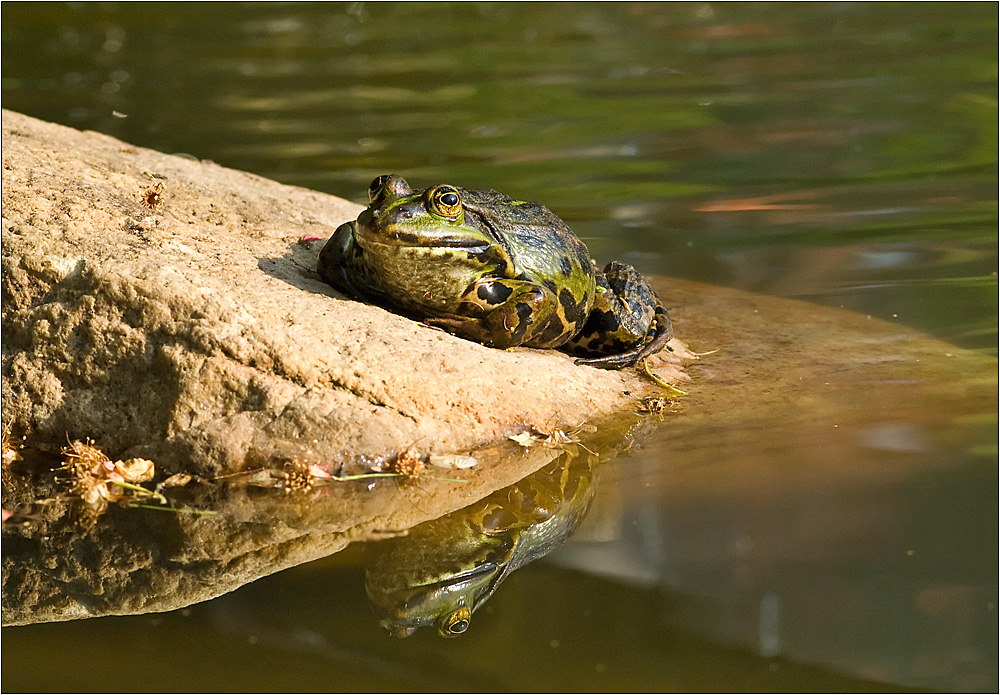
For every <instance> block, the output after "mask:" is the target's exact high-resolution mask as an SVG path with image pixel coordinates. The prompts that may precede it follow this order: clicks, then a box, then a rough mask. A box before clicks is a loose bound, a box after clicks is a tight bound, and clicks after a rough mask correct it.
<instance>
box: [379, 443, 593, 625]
mask: <svg viewBox="0 0 1000 695" xmlns="http://www.w3.org/2000/svg"><path fill="white" fill-rule="evenodd" d="M596 466H597V456H596V455H595V454H592V453H590V452H588V451H586V450H581V451H579V452H576V451H573V452H569V451H567V452H566V453H564V454H563V455H562V456H560V457H559V459H557V460H556V461H555V462H553V463H552V464H549V465H548V466H546V467H545V468H543V469H541V470H539V471H536V472H535V473H533V474H532V475H530V476H528V477H527V478H525V479H524V480H521V481H520V482H518V483H517V484H516V485H512V486H510V487H508V488H504V489H503V490H498V491H497V492H494V493H493V494H492V495H490V496H489V497H487V498H485V499H483V500H480V501H478V502H476V503H475V504H472V505H469V506H468V507H466V508H464V509H461V510H459V511H457V512H452V513H451V514H449V515H448V516H445V517H442V518H440V519H435V520H433V521H428V522H425V523H423V524H421V525H420V526H417V527H416V528H414V529H412V530H411V531H410V533H409V534H408V535H406V536H403V537H398V538H392V539H389V540H383V541H378V542H376V543H375V544H374V546H373V547H372V548H371V551H372V553H373V556H374V557H373V559H372V561H371V562H370V563H369V564H368V566H367V568H366V572H365V584H366V588H367V591H368V596H369V598H370V599H371V600H372V603H373V604H374V605H375V607H376V609H377V610H378V612H379V613H380V615H381V616H382V618H383V619H382V625H383V626H385V627H386V628H387V629H388V630H389V631H390V632H391V633H392V634H394V635H396V636H399V637H406V636H408V635H410V634H412V633H413V631H414V630H416V629H417V628H418V627H421V626H425V625H435V626H436V627H437V629H438V632H439V633H440V634H441V635H443V636H445V637H453V636H455V635H458V634H461V633H463V632H465V631H466V629H468V627H469V622H470V620H471V617H472V613H473V612H474V611H475V610H477V609H478V608H480V607H481V606H482V605H483V604H484V603H485V602H486V601H487V600H488V599H489V598H490V596H492V595H493V592H494V591H496V589H497V587H498V586H499V585H500V583H501V582H502V581H503V580H504V579H506V578H507V576H509V575H510V573H511V572H513V571H514V570H516V569H518V568H519V567H522V566H524V565H526V564H528V563H529V562H531V561H533V560H536V559H538V558H540V557H543V556H544V555H547V554H548V553H550V552H552V551H553V550H554V549H555V548H556V547H557V546H559V545H560V544H561V543H563V542H564V541H565V540H566V539H567V538H569V536H570V535H571V534H572V533H573V531H574V530H575V529H576V527H577V526H578V525H579V523H580V521H582V520H583V517H584V516H585V515H586V513H587V510H588V509H589V508H590V503H591V501H592V500H593V498H594V491H595V489H596V480H595V473H596Z"/></svg>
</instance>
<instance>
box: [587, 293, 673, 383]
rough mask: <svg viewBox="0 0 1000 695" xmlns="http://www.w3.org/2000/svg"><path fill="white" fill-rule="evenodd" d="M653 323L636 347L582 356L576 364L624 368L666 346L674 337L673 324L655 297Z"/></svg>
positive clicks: (602, 367)
mask: <svg viewBox="0 0 1000 695" xmlns="http://www.w3.org/2000/svg"><path fill="white" fill-rule="evenodd" d="M653 318H654V323H653V326H652V328H651V329H650V331H649V332H648V333H647V334H646V335H647V340H646V341H645V342H643V343H640V344H639V345H637V346H636V347H634V348H632V349H631V350H628V351H626V352H622V353H619V354H617V355H606V356H604V357H592V358H582V359H578V360H575V363H576V364H583V365H586V366H588V367H597V368H598V369H624V368H625V367H631V366H632V365H634V364H637V363H638V362H640V361H642V360H644V359H646V358H647V357H649V356H650V355H655V354H656V353H658V352H660V351H661V350H663V348H665V347H667V343H669V342H670V339H671V338H673V337H674V328H673V324H671V323H670V316H668V315H667V310H666V309H664V308H663V305H662V304H661V303H660V301H659V299H658V298H657V302H656V311H655V313H654V314H653Z"/></svg>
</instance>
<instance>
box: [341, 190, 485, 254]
mask: <svg viewBox="0 0 1000 695" xmlns="http://www.w3.org/2000/svg"><path fill="white" fill-rule="evenodd" d="M368 197H369V199H370V201H371V202H370V204H369V205H368V208H367V209H365V210H364V211H363V212H362V213H361V214H360V215H359V216H358V221H357V227H356V232H355V234H356V238H357V240H358V243H359V244H360V245H361V247H362V248H364V249H366V250H374V249H378V250H379V251H382V252H384V251H385V249H386V247H397V248H406V249H412V250H413V251H411V252H410V254H411V255H413V256H414V257H415V258H421V259H423V260H428V259H430V258H433V257H444V258H451V257H452V256H454V255H455V253H456V252H461V251H467V252H470V253H479V252H482V251H485V250H486V249H487V248H488V247H489V246H490V245H491V244H492V243H493V240H492V239H491V238H490V237H489V236H488V235H487V234H485V233H484V232H483V231H481V230H479V229H477V228H476V227H474V226H472V225H469V224H467V223H466V219H465V217H466V215H465V208H464V207H463V205H462V191H461V189H459V188H456V187H455V186H449V185H448V184H441V185H438V186H432V187H431V188H428V189H426V190H424V191H416V192H415V191H414V190H413V189H412V188H410V185H409V184H408V183H406V180H405V179H403V178H402V177H401V176H396V175H395V174H385V175H383V176H379V177H378V178H377V179H375V180H374V181H372V184H371V186H369V188H368Z"/></svg>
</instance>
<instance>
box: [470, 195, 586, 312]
mask: <svg viewBox="0 0 1000 695" xmlns="http://www.w3.org/2000/svg"><path fill="white" fill-rule="evenodd" d="M462 201H463V204H464V205H465V207H466V208H467V210H469V211H471V212H473V213H474V214H473V216H472V217H473V219H468V220H467V222H469V223H472V224H475V225H476V226H477V227H480V228H482V229H483V230H484V231H486V232H488V233H490V234H492V235H493V236H494V237H495V238H496V240H497V243H499V244H500V245H501V246H502V247H504V250H506V251H507V252H508V254H509V255H510V257H511V258H512V259H513V261H514V265H515V268H513V269H510V270H509V276H510V277H516V276H517V275H518V274H524V275H526V276H527V277H528V279H530V280H534V281H537V282H544V281H545V280H550V281H552V282H554V283H555V284H556V285H558V286H560V287H562V286H566V285H573V286H574V288H575V286H576V285H580V284H582V285H584V286H586V291H587V292H588V293H591V292H592V291H593V279H594V268H593V264H592V263H591V262H590V252H589V251H588V250H587V246H586V245H585V244H584V243H583V242H582V241H580V238H579V237H577V236H576V234H574V233H573V230H571V229H570V228H569V227H568V226H567V225H566V223H565V222H563V221H562V220H561V219H559V218H558V217H557V216H556V215H555V214H554V213H553V212H552V211H551V210H549V209H548V208H547V207H545V206H544V205H541V204H539V203H533V202H528V201H521V200H513V199H512V198H509V197H507V196H506V195H504V194H503V193H500V192H499V191H494V190H489V189H482V190H463V191H462ZM557 294H558V292H557Z"/></svg>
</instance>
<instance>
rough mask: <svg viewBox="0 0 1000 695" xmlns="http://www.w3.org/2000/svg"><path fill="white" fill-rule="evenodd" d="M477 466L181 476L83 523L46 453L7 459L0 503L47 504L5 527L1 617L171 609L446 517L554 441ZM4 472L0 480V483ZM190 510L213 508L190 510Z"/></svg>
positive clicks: (501, 451) (489, 452) (488, 456)
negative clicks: (266, 476)
mask: <svg viewBox="0 0 1000 695" xmlns="http://www.w3.org/2000/svg"><path fill="white" fill-rule="evenodd" d="M475 453H476V456H477V458H478V459H479V461H480V464H479V466H478V467H477V469H476V470H475V471H443V470H439V469H428V470H427V471H425V472H424V473H423V474H421V476H420V477H418V478H415V479H414V478H370V479H365V478H362V479H360V480H352V481H343V482H341V481H327V482H325V484H322V485H316V486H315V487H313V488H312V489H311V490H309V489H300V490H293V491H291V492H288V493H286V492H285V491H283V490H281V489H272V488H259V487H251V486H247V485H246V484H245V483H246V478H247V477H246V476H245V477H242V478H240V477H236V478H231V479H227V481H226V482H222V481H220V482H216V483H209V482H205V481H201V482H197V481H195V482H191V483H189V484H188V485H186V486H184V487H183V488H176V489H173V488H171V489H164V490H163V494H164V495H166V496H167V498H168V500H169V502H170V504H171V506H172V507H173V508H174V509H180V510H183V511H171V510H165V509H162V508H161V509H146V508H135V507H132V508H122V507H119V506H117V505H114V504H112V505H110V506H109V507H108V508H107V510H106V511H105V512H104V513H103V515H102V516H101V517H100V519H99V520H98V521H97V522H96V523H93V524H90V525H84V524H83V523H81V519H80V517H79V515H78V513H77V510H78V509H79V506H78V505H79V501H77V507H75V508H73V507H70V503H71V500H70V499H69V498H68V497H60V496H59V495H61V494H63V493H64V491H65V488H61V487H58V486H54V485H53V483H52V482H51V481H52V475H51V473H50V472H49V470H48V469H49V468H51V467H52V466H53V465H55V464H56V463H57V462H56V461H54V460H52V459H51V458H50V457H46V458H45V459H44V460H41V461H38V460H34V458H33V457H32V455H31V454H30V453H29V452H25V458H24V459H23V460H22V461H18V462H16V464H15V468H14V472H15V473H16V474H17V479H16V482H19V483H21V484H22V485H23V486H22V487H15V489H11V490H8V489H5V490H4V498H5V505H7V504H9V503H10V501H17V500H19V499H21V500H23V499H27V498H29V497H30V496H31V495H37V494H39V493H40V492H41V493H42V494H43V495H46V496H48V498H49V500H50V501H49V502H48V503H35V504H34V505H31V506H29V507H25V508H26V509H29V510H30V511H29V513H27V514H25V515H23V516H19V517H15V518H14V519H12V520H11V521H13V522H16V523H11V522H7V523H5V525H4V534H3V544H4V545H3V548H4V552H3V621H4V624H5V625H17V624H24V623H34V622H47V621H55V620H71V619H75V618H86V617H93V616H100V615H124V614H133V613H148V612H157V611H165V610H172V609H174V608H180V607H183V606H187V605H190V604H192V603H196V602H199V601H204V600H207V599H210V598H213V597H215V596H218V595H220V594H223V593H226V592H228V591H232V590H233V589H236V588H238V587H239V586H241V585H243V584H246V583H247V582H250V581H253V580H255V579H258V578H259V577H262V576H265V575H267V574H271V573H273V572H276V571H278V570H281V569H284V568H287V567H291V566H294V565H298V564H301V563H303V562H307V561H309V560H313V559H316V558H320V557H325V556H327V555H330V554H331V553H335V552H337V551H339V550H341V549H343V548H344V547H345V546H347V544H348V543H350V542H352V541H355V540H363V539H366V538H368V537H371V536H373V535H376V536H377V535H379V534H380V533H381V532H382V531H384V530H389V531H392V532H395V531H396V530H398V529H405V528H408V527H411V526H413V525H415V524H417V523H420V522H422V521H424V520H427V519H431V518H434V517H436V516H440V515H442V514H446V513H448V512H450V511H453V510H455V509H458V508H461V507H463V506H465V505H468V504H470V503H472V502H474V501H476V500H477V499H480V498H482V497H484V496H486V495H488V494H489V493H490V492H492V491H493V490H496V489H498V488H502V487H504V486H506V485H510V484H512V483H514V482H516V481H517V480H518V478H520V477H523V476H524V475H527V474H528V473H530V472H531V471H533V470H536V469H537V468H539V467H541V466H543V465H545V464H546V463H548V462H549V461H551V460H552V459H553V457H555V456H557V455H558V454H559V451H558V450H556V449H546V448H545V447H532V448H531V449H530V450H528V451H524V450H523V449H521V448H520V447H517V446H514V445H513V444H512V443H511V444H510V445H505V446H503V447H498V448H494V449H484V450H478V451H476V452H475ZM6 487H7V486H6V474H5V488H6ZM190 510H198V511H201V512H205V511H207V512H211V514H209V515H204V514H193V513H190Z"/></svg>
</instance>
